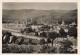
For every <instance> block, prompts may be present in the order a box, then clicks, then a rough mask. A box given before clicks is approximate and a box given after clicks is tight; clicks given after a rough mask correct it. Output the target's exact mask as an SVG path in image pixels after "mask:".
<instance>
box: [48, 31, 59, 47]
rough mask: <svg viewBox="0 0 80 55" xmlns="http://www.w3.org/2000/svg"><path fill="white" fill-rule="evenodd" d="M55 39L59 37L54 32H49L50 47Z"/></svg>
mask: <svg viewBox="0 0 80 55" xmlns="http://www.w3.org/2000/svg"><path fill="white" fill-rule="evenodd" d="M57 37H59V34H58V33H56V32H50V33H49V34H48V38H50V39H52V42H51V43H52V46H53V41H54V40H55V39H56V38H57Z"/></svg>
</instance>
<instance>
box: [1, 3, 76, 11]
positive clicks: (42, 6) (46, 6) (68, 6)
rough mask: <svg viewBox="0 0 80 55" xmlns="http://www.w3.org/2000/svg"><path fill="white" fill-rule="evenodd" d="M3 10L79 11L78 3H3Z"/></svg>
mask: <svg viewBox="0 0 80 55" xmlns="http://www.w3.org/2000/svg"><path fill="white" fill-rule="evenodd" d="M2 8H3V9H37V10H74V9H77V3H70V2H68V3H64V2H63V3H60V2H58V3H55V2H54V3H53V2H51V3H50V2H49V3H46V2H43V3H40V2H35V3H34V2H32V3H31V2H28V3H26V2H25V3H20V2H18V3H15V2H13V3H11V2H8V3H3V5H2Z"/></svg>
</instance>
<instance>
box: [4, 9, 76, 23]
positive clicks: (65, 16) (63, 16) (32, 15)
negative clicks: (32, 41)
mask: <svg viewBox="0 0 80 55" xmlns="http://www.w3.org/2000/svg"><path fill="white" fill-rule="evenodd" d="M2 18H3V20H32V21H37V22H38V23H41V22H45V21H46V22H48V23H52V22H53V20H72V21H77V10H35V9H21V10H3V12H2Z"/></svg>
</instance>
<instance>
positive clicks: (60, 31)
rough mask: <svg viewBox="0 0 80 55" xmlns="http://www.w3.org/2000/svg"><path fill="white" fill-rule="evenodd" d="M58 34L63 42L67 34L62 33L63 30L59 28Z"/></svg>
mask: <svg viewBox="0 0 80 55" xmlns="http://www.w3.org/2000/svg"><path fill="white" fill-rule="evenodd" d="M59 33H60V36H61V37H62V38H63V40H64V37H66V36H67V33H66V32H65V31H64V29H63V28H61V29H60V30H59Z"/></svg>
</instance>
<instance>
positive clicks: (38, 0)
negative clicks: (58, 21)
mask: <svg viewBox="0 0 80 55" xmlns="http://www.w3.org/2000/svg"><path fill="white" fill-rule="evenodd" d="M2 2H77V4H78V53H77V54H69V55H79V54H80V50H79V49H80V44H79V43H80V42H79V39H80V38H79V36H80V34H79V33H80V28H79V27H80V25H79V23H80V22H79V20H80V18H79V14H80V13H79V11H80V1H79V0H2V1H0V15H1V16H0V36H1V37H0V39H1V41H0V54H1V55H9V54H10V55H23V54H24V55H26V54H27V53H20V54H18V53H13V54H12V53H8V54H5V53H2ZM29 55H31V54H29ZM34 55H35V54H34ZM36 55H37V54H36ZM41 55H43V54H41ZM44 55H49V54H44ZM50 55H53V54H50ZM54 55H67V54H54Z"/></svg>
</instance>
